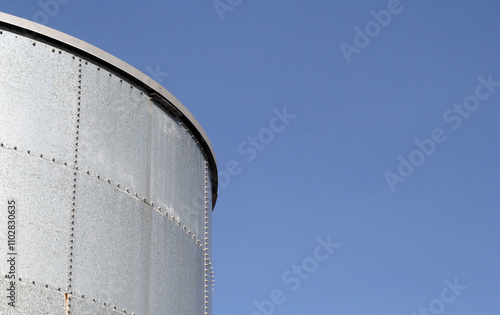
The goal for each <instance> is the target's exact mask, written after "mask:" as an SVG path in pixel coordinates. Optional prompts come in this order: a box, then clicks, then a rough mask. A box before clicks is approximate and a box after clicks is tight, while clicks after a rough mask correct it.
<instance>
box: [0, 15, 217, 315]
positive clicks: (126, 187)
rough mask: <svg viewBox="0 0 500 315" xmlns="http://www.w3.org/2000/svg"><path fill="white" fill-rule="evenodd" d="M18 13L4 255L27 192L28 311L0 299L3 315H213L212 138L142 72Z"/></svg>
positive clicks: (3, 165) (5, 40)
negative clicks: (52, 34) (11, 219)
mask: <svg viewBox="0 0 500 315" xmlns="http://www.w3.org/2000/svg"><path fill="white" fill-rule="evenodd" d="M2 19H3V20H2ZM13 19H14V18H12V17H9V18H8V20H9V21H5V16H4V15H0V30H1V34H0V145H1V147H0V209H1V210H2V211H0V231H1V233H0V245H1V246H0V248H1V250H2V251H3V253H0V254H1V255H2V256H3V257H7V256H6V255H7V251H8V249H7V220H8V217H7V215H6V209H7V200H15V201H16V207H17V208H16V211H17V212H16V233H17V234H16V252H17V256H16V265H15V271H16V298H17V299H16V306H17V307H16V308H12V307H10V306H8V304H7V302H8V301H7V299H6V297H0V314H68V313H72V314H133V313H135V314H177V315H178V314H209V313H210V310H211V295H212V292H211V291H212V290H211V287H212V275H213V269H212V264H211V241H210V240H211V239H210V235H211V230H210V228H211V215H212V207H213V201H214V200H213V196H215V195H214V193H213V192H214V191H216V189H217V188H216V186H215V187H214V183H215V184H216V182H217V181H216V179H214V174H216V165H215V157H214V156H213V155H212V151H211V148H210V149H209V150H207V145H209V142H208V138H207V139H205V137H203V136H200V135H204V132H203V131H202V130H201V131H200V130H198V129H196V128H195V127H196V123H193V122H192V119H191V117H189V115H187V116H183V114H182V113H183V109H182V108H181V107H179V108H180V109H181V110H180V111H176V112H175V113H172V112H170V111H169V109H168V107H167V108H165V107H164V106H163V105H164V104H163V103H165V100H163V99H160V100H158V97H157V96H156V97H155V98H153V97H152V93H151V90H150V89H151V87H150V86H149V85H147V86H145V85H142V84H140V83H141V80H137V78H134V77H131V76H129V75H127V73H130V72H133V71H131V70H130V69H128V68H127V69H126V71H122V70H123V69H118V68H115V67H113V66H112V65H111V64H110V62H109V57H107V58H108V59H107V61H102V62H100V61H99V60H98V59H95V58H88V56H87V55H86V54H85V52H84V51H82V50H79V49H78V47H76V48H75V46H71V45H67V43H64V41H61V42H59V43H58V44H57V47H56V46H55V45H56V43H57V40H58V39H57V38H55V41H51V42H50V43H49V42H48V41H47V40H46V39H47V38H46V37H43V38H41V37H40V36H39V37H35V36H34V33H33V32H32V31H33V29H38V28H41V26H33V25H32V24H30V22H27V21H22V23H21V22H19V23H18V24H17V26H15V25H11V24H12V20H13ZM14 20H15V19H14ZM2 21H3V22H2ZM19 21H21V20H20V19H19ZM23 24H24V25H28V26H30V27H31V32H24V33H23V32H22V28H20V27H19V25H23ZM43 30H44V32H45V35H46V34H47V33H48V32H49V31H48V30H47V29H43ZM70 39H71V38H70ZM65 40H66V42H67V41H68V38H65ZM115 64H119V63H118V62H115ZM157 92H158V94H159V95H163V96H164V95H167V94H166V93H165V92H164V91H157ZM167 101H168V100H167ZM176 102H178V101H177V100H172V103H174V104H175V103H176ZM179 113H181V116H180V117H179V116H178V115H179ZM2 208H5V209H2ZM3 210H5V211H3ZM9 268H10V266H9V263H8V262H7V258H5V259H2V260H0V273H1V274H2V275H3V276H7V275H8V272H9V270H10V269H9ZM9 281H11V280H8V279H6V278H3V279H1V280H0V286H1V288H2V292H6V290H7V289H6V288H7V287H8V286H9V285H10V284H9ZM35 310H36V311H35Z"/></svg>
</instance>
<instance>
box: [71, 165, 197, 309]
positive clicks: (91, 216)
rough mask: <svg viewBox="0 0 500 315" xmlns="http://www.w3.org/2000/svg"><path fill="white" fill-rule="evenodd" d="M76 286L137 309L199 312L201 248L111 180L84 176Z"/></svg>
mask: <svg viewBox="0 0 500 315" xmlns="http://www.w3.org/2000/svg"><path fill="white" fill-rule="evenodd" d="M78 187H79V190H78V192H77V198H76V202H77V205H78V210H77V211H76V214H75V237H74V239H75V241H74V243H75V247H74V252H73V277H72V279H73V280H72V287H73V289H74V294H75V295H76V296H81V295H85V296H86V297H88V298H92V299H96V301H98V303H106V305H113V306H117V308H119V309H127V312H128V311H130V312H135V313H137V314H201V312H200V309H201V307H202V305H203V287H202V284H201V282H200V279H202V278H203V269H202V266H203V254H202V251H201V249H200V248H199V247H198V246H197V245H196V243H195V242H194V241H193V240H192V239H191V238H190V237H189V235H188V234H187V233H186V232H184V231H183V230H182V229H181V228H180V227H179V226H178V225H177V224H176V223H174V222H172V221H171V220H170V219H168V218H167V216H165V215H163V214H161V213H160V212H158V211H156V210H155V209H153V208H152V207H151V206H149V205H147V204H146V203H144V202H143V201H141V200H138V199H137V198H135V197H134V196H132V195H130V194H127V193H126V192H124V191H122V190H120V189H118V188H116V187H113V186H112V185H110V184H108V183H106V182H103V181H101V180H98V179H96V178H93V177H92V176H87V175H84V176H80V177H79V179H78Z"/></svg>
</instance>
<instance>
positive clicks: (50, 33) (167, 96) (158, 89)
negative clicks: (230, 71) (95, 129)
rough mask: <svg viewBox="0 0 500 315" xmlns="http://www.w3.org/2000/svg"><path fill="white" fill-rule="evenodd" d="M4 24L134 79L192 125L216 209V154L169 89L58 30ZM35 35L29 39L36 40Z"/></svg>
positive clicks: (14, 20) (12, 19)
mask: <svg viewBox="0 0 500 315" xmlns="http://www.w3.org/2000/svg"><path fill="white" fill-rule="evenodd" d="M1 24H3V25H7V26H10V27H11V28H12V27H13V28H17V29H19V30H24V31H28V32H29V33H31V34H33V35H34V36H36V37H42V38H46V39H49V40H51V41H56V42H57V43H58V44H60V45H62V46H63V47H66V48H68V49H69V50H70V51H72V50H73V51H77V52H78V53H80V54H82V55H87V56H90V57H92V58H93V59H95V60H97V61H100V62H102V63H104V64H105V65H107V66H109V67H110V68H112V69H113V70H117V71H118V72H120V73H122V74H124V75H126V76H127V77H128V78H129V79H132V80H133V81H135V82H137V83H139V84H140V85H142V87H143V88H144V89H146V90H147V91H148V92H149V94H150V96H151V97H152V98H154V99H155V100H156V101H158V102H159V103H160V104H162V105H163V106H164V107H165V108H167V109H168V110H170V111H171V112H173V113H174V114H176V115H178V116H180V117H182V118H184V119H185V120H186V122H187V123H188V124H190V125H191V126H190V127H191V128H190V129H192V131H193V132H194V133H195V135H196V137H197V138H198V140H199V142H200V144H201V145H202V147H203V148H204V151H206V153H207V157H208V160H209V163H210V167H211V172H212V201H213V202H212V209H213V207H214V206H215V203H216V200H217V191H218V175H217V159H216V156H215V152H214V150H213V147H212V144H211V143H210V140H209V138H208V136H207V134H206V133H205V131H204V130H203V128H202V127H201V125H200V123H199V122H198V121H197V120H196V118H195V117H194V116H193V115H192V114H191V112H189V110H188V109H187V108H186V107H185V106H184V105H183V104H182V103H181V102H180V101H179V100H178V99H177V98H176V97H175V96H173V95H172V93H170V92H169V91H168V90H167V89H166V88H164V87H163V86H162V85H160V84H159V83H158V82H156V81H155V80H153V79H152V78H150V77H149V76H148V75H146V74H144V73H143V72H141V71H140V70H138V69H137V68H135V67H133V66H131V65H130V64H128V63H126V62H124V61H123V60H121V59H119V58H118V57H115V56H113V55H111V54H110V53H107V52H106V51H104V50H102V49H100V48H97V47H96V46H94V45H91V44H89V43H87V42H85V41H82V40H80V39H78V38H76V37H73V36H71V35H68V34H66V33H63V32H60V31H57V30H55V29H53V28H50V27H47V26H45V25H42V24H38V23H36V22H33V21H30V20H26V19H23V18H20V17H17V16H14V15H10V14H7V13H3V12H0V25H1ZM33 35H32V36H30V37H34V36H33Z"/></svg>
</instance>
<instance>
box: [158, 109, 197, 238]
mask: <svg viewBox="0 0 500 315" xmlns="http://www.w3.org/2000/svg"><path fill="white" fill-rule="evenodd" d="M151 132H152V136H151V139H152V144H151V152H152V155H151V166H152V167H151V170H152V172H151V182H152V186H151V189H152V191H151V200H152V201H153V202H154V203H155V205H158V206H159V207H161V208H162V211H164V212H167V213H168V215H169V216H173V217H176V218H178V220H179V221H181V222H182V225H183V226H184V225H185V226H187V228H188V229H189V230H191V231H192V234H193V235H196V236H197V237H198V239H199V240H202V239H203V233H204V224H205V223H204V214H203V212H204V205H205V204H204V201H205V200H204V197H205V190H204V157H203V155H202V152H201V151H200V149H199V147H198V145H197V144H196V142H195V139H194V138H192V136H191V133H189V131H187V130H186V128H185V127H184V125H183V124H182V123H180V122H179V121H178V120H177V119H175V118H174V117H172V116H171V115H169V114H168V113H166V112H165V111H164V110H163V109H161V108H158V107H156V106H153V108H152V127H151ZM158 170H165V171H164V172H158Z"/></svg>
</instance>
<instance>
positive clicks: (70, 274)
mask: <svg viewBox="0 0 500 315" xmlns="http://www.w3.org/2000/svg"><path fill="white" fill-rule="evenodd" d="M77 93H78V94H77V107H76V128H75V152H74V173H73V175H74V176H73V197H72V208H71V220H70V222H71V231H70V244H69V270H68V293H69V294H71V295H72V294H73V249H74V236H75V234H74V233H75V213H76V184H77V175H78V143H79V140H80V107H81V101H82V59H79V64H78V92H77ZM70 313H71V299H70V298H69V299H68V305H67V307H66V314H70Z"/></svg>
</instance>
